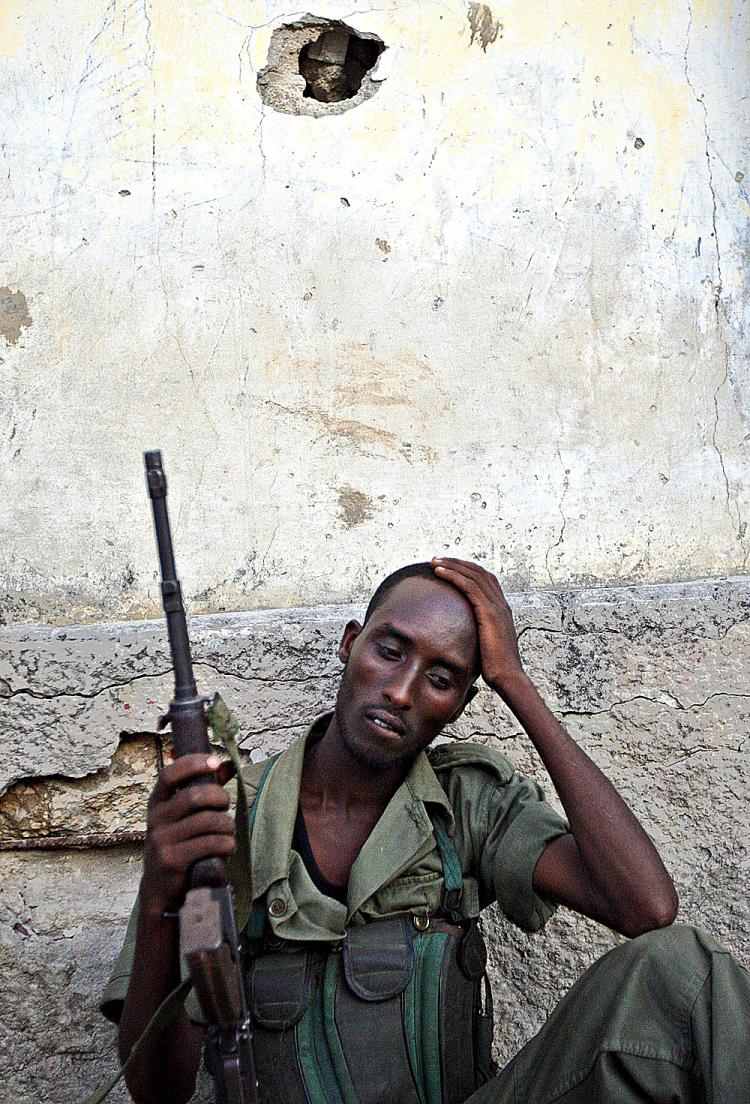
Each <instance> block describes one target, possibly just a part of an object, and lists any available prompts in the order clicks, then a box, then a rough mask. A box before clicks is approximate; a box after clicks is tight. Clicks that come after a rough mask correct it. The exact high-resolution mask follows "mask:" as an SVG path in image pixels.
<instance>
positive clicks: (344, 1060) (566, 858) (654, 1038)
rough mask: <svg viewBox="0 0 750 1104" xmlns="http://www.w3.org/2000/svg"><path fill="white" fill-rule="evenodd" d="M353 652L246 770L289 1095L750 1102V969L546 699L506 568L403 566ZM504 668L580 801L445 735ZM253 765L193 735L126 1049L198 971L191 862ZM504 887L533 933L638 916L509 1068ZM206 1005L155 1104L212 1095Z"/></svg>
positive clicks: (281, 1081)
mask: <svg viewBox="0 0 750 1104" xmlns="http://www.w3.org/2000/svg"><path fill="white" fill-rule="evenodd" d="M339 657H340V659H341V662H342V663H343V665H344V671H343V676H342V679H341V683H340V686H339V691H338V695H337V699H336V705H335V709H334V711H333V712H331V713H328V714H325V715H324V716H323V717H319V718H318V719H317V720H315V721H314V722H313V723H312V724H311V726H310V728H309V729H308V731H307V733H306V734H305V736H304V737H302V738H301V739H299V740H297V741H296V742H295V743H294V744H293V745H292V746H291V747H290V748H289V749H288V750H286V751H285V752H283V753H282V754H281V755H280V756H279V757H278V758H276V759H275V760H274V761H272V762H270V763H268V762H267V763H262V764H256V765H253V766H251V767H249V768H248V770H247V772H246V778H245V782H246V785H247V788H248V794H249V799H250V802H251V804H252V820H253V824H252V836H251V849H250V869H249V870H248V871H247V877H248V878H249V885H250V890H251V896H252V900H253V902H254V906H253V912H252V914H251V919H250V923H249V925H248V930H247V932H246V933H245V945H246V949H247V951H248V967H247V990H248V1000H249V1004H250V1007H251V1011H252V1015H253V1022H254V1028H253V1029H254V1050H255V1057H256V1063H257V1067H258V1090H259V1095H260V1099H261V1101H262V1102H263V1104H305V1102H306V1101H307V1102H309V1104H357V1102H359V1104H375V1102H384V1104H385V1102H386V1101H387V1102H398V1104H461V1102H463V1101H466V1100H470V1101H471V1104H485V1102H487V1104H489V1102H493V1104H511V1102H514V1104H551V1102H553V1101H560V1102H562V1101H565V1104H583V1102H592V1104H593V1102H595V1101H596V1102H599V1104H606V1102H610V1101H611V1102H612V1104H615V1102H616V1104H630V1102H632V1104H635V1102H636V1101H638V1102H642V1101H655V1102H656V1101H659V1102H667V1101H669V1102H681V1101H695V1102H697V1101H707V1102H713V1104H742V1102H745V1104H750V1063H749V1062H748V1058H747V1056H748V1054H750V978H748V974H747V972H746V971H745V970H744V969H743V968H742V967H741V966H739V964H737V963H736V962H735V961H734V960H733V959H732V958H731V956H730V955H729V954H728V953H727V952H725V951H724V950H723V949H722V948H721V947H719V946H718V945H717V944H716V943H715V942H714V941H713V940H712V939H711V938H710V937H709V936H707V935H705V934H704V933H702V932H700V931H698V930H696V929H693V928H690V927H687V926H684V925H674V924H673V921H674V919H675V915H676V912H677V903H678V902H677V895H676V892H675V889H674V886H673V883H672V880H671V878H670V876H669V874H668V873H667V871H666V870H665V868H664V865H663V863H662V861H661V859H660V858H659V856H658V854H657V852H656V849H655V848H654V846H653V844H652V842H651V840H650V839H649V837H648V836H647V834H646V832H645V831H644V830H643V828H642V827H641V825H640V824H639V822H638V821H637V820H636V818H635V816H634V815H633V813H632V812H631V810H630V809H629V808H628V806H627V805H626V803H625V802H624V801H623V799H622V797H620V795H619V794H618V793H617V791H616V790H615V789H614V787H613V786H612V785H611V783H610V782H609V781H608V780H607V779H606V778H605V777H604V775H603V774H602V773H601V771H600V770H599V769H598V768H597V767H596V766H595V764H594V763H593V762H592V761H591V760H590V759H589V757H588V756H587V755H586V754H585V753H584V752H583V751H582V750H581V748H580V747H579V746H578V745H577V744H576V743H575V741H574V740H573V739H572V738H571V737H570V736H569V735H568V734H567V733H566V732H565V730H564V729H563V728H562V727H561V725H560V724H559V723H558V721H557V720H556V718H555V717H554V715H553V714H552V713H551V712H550V710H549V709H548V708H547V706H546V705H545V704H544V702H543V701H542V698H541V697H540V695H539V693H538V692H537V690H536V688H535V686H534V684H533V683H532V681H531V679H530V678H529V676H528V674H527V673H526V671H525V670H524V668H523V665H522V663H521V659H520V657H519V652H518V646H517V639H516V633H515V629H514V625H513V619H512V615H511V611H510V608H509V606H508V604H507V602H506V600H505V597H504V595H503V593H502V590H501V587H500V584H499V583H498V581H497V579H496V578H495V577H494V575H491V574H490V573H489V572H487V571H485V570H484V569H483V568H482V567H480V566H478V565H477V564H473V563H469V562H466V561H464V560H458V559H448V558H436V559H434V560H433V561H432V562H431V563H429V564H427V563H425V564H415V565H411V566H410V567H406V568H402V569H401V570H400V571H397V572H395V573H394V574H393V575H391V576H389V577H388V578H387V579H386V580H385V581H384V582H383V583H382V584H381V585H380V587H379V588H378V590H377V591H376V592H375V594H374V595H373V598H372V600H371V602H370V605H369V607H368V609H367V613H366V616H365V619H364V623H363V624H362V625H360V624H359V622H357V621H350V622H349V623H348V624H347V625H346V628H345V629H344V633H343V636H342V638H341V643H340V646H339ZM479 674H481V675H482V677H483V679H484V681H485V683H486V684H487V685H488V686H489V687H490V689H491V690H492V691H494V692H495V693H496V694H498V695H499V696H500V697H501V699H502V700H503V702H504V703H505V704H506V705H507V706H508V708H509V709H510V710H511V711H512V712H513V713H514V714H515V716H516V717H517V718H518V720H519V722H520V723H521V724H522V725H523V727H524V729H525V731H526V732H527V733H528V736H529V739H530V740H531V741H532V743H533V745H534V747H535V748H536V750H537V751H538V753H539V755H540V757H541V759H542V761H543V762H544V765H545V767H546V769H547V771H548V773H549V776H550V779H551V781H552V784H553V785H554V787H555V789H556V791H557V793H558V795H559V798H560V801H561V803H562V806H563V808H564V810H565V814H566V817H567V820H564V819H562V818H561V817H560V816H558V815H557V813H556V812H555V811H554V810H553V809H552V807H551V806H550V805H549V804H548V803H547V802H546V801H545V799H544V795H543V793H542V791H541V789H540V788H539V787H538V786H537V785H536V784H535V783H534V782H532V781H531V780H530V779H528V778H524V777H522V776H520V775H519V774H517V773H516V772H515V771H514V769H513V767H512V765H511V764H510V763H509V762H508V760H507V759H505V758H504V757H503V756H502V755H500V754H499V753H498V752H496V751H494V750H491V749H488V748H486V747H484V746H480V745H472V744H470V743H464V742H461V743H456V744H442V745H440V746H438V747H433V746H432V745H433V741H434V740H435V738H436V737H437V736H438V735H439V734H440V733H441V732H442V731H443V729H444V728H445V726H446V725H449V724H450V723H451V722H453V721H455V720H456V719H457V717H459V716H460V714H461V712H462V711H463V709H464V708H465V707H466V705H467V703H468V702H469V701H471V699H472V697H473V696H474V695H475V694H476V691H477V687H476V680H477V678H478V676H479ZM211 774H214V775H215V777H216V782H215V783H210V784H205V785H201V786H196V785H191V783H192V782H194V781H195V780H196V779H198V778H200V777H202V776H204V775H211ZM227 777H228V772H227V770H226V767H225V766H220V765H219V762H218V760H217V759H216V758H215V757H212V756H211V757H206V756H204V755H200V756H197V755H194V756H185V757H184V758H182V759H179V760H177V761H176V762H174V763H171V764H170V765H168V766H167V767H165V769H164V770H163V772H162V774H161V776H160V778H159V780H158V782H157V784H156V787H155V789H154V792H153V794H152V796H151V799H150V801H149V809H148V822H147V824H148V827H147V838H146V847H145V855H144V870H143V879H142V882H141V887H140V892H139V907H138V909H137V910H136V911H135V912H134V916H133V917H132V918H131V923H130V926H129V929H128V936H127V938H126V942H125V946H124V948H123V951H122V953H121V955H120V958H119V959H118V964H117V967H116V969H115V974H114V977H113V978H112V980H111V981H110V983H109V984H108V986H107V989H106V991H105V994H104V1001H103V1009H104V1011H105V1013H106V1014H107V1015H108V1016H110V1017H111V1018H112V1019H115V1020H119V1024H120V1029H119V1041H120V1052H121V1056H122V1057H123V1059H124V1058H125V1057H127V1055H128V1054H129V1052H130V1050H131V1048H132V1046H133V1044H134V1042H135V1040H136V1039H137V1038H138V1036H139V1035H140V1033H141V1032H142V1030H143V1028H144V1027H145V1025H146V1023H147V1022H148V1020H149V1019H150V1017H151V1016H152V1014H153V1012H154V1011H155V1009H156V1008H157V1006H158V1005H159V1003H160V1002H161V1001H162V999H163V998H164V997H165V996H166V994H167V993H168V992H169V991H170V990H171V989H172V988H173V987H174V985H175V984H176V982H177V981H178V980H179V969H180V968H179V961H178V950H177V933H176V924H175V920H174V913H175V909H176V907H177V906H178V905H179V903H180V901H181V899H182V896H183V894H184V892H185V889H186V885H187V875H188V871H189V870H190V868H191V866H192V865H193V864H194V863H195V862H196V861H198V860H199V859H201V858H205V857H206V856H212V855H222V856H228V855H229V854H230V853H231V852H232V851H233V849H234V846H235V836H234V833H235V827H234V823H233V821H232V819H231V818H230V817H229V815H228V814H227V809H228V807H229V797H228V795H227V792H226V790H225V789H223V788H222V784H221V783H223V782H225V781H226V780H227ZM493 901H497V902H498V904H499V906H500V908H501V909H502V911H503V912H504V913H505V915H506V916H507V917H509V918H510V920H512V921H513V922H514V923H515V924H517V925H518V926H519V927H521V928H522V929H523V930H524V931H527V932H536V931H539V930H540V929H541V928H542V927H543V926H544V924H545V923H546V922H547V920H548V919H549V917H550V916H551V915H552V913H553V912H554V910H555V907H556V906H557V905H560V904H562V905H565V906H566V907H568V908H571V909H574V910H576V911H577V912H580V913H582V914H583V915H585V916H589V917H591V918H593V919H594V920H597V921H599V922H600V923H603V924H606V925H607V926H608V927H610V928H612V929H614V930H615V931H617V932H620V933H622V934H623V935H625V936H628V937H630V941H629V942H627V943H624V944H622V945H621V946H618V947H617V948H615V949H614V950H613V951H611V952H609V953H608V954H607V955H605V956H604V957H603V958H602V959H600V960H599V961H598V962H597V963H595V964H594V966H593V967H591V969H589V970H588V971H587V972H586V973H585V974H584V975H583V977H582V978H581V979H580V980H579V981H578V983H577V984H576V985H575V986H574V987H573V989H572V990H571V991H570V992H569V993H568V994H567V995H566V997H565V998H564V999H563V1000H562V1001H561V1002H560V1004H559V1005H558V1006H557V1008H556V1009H555V1010H554V1011H553V1012H552V1014H551V1016H550V1017H549V1019H548V1020H547V1022H546V1023H545V1025H544V1026H543V1028H542V1030H541V1031H540V1033H539V1034H538V1035H537V1036H536V1037H535V1038H534V1039H533V1040H532V1041H531V1042H529V1043H528V1044H527V1045H526V1046H525V1047H524V1048H523V1050H522V1051H521V1052H520V1053H519V1054H518V1055H517V1056H516V1057H515V1058H514V1059H513V1060H512V1061H511V1062H510V1063H509V1064H508V1065H507V1066H506V1067H505V1069H504V1070H502V1071H501V1072H499V1073H498V1072H497V1071H495V1070H494V1069H493V1068H492V1064H491V1058H490V1054H489V1047H490V1042H491V1008H490V1007H488V986H486V984H485V977H484V966H485V961H486V956H485V953H484V946H483V943H482V939H481V935H480V934H479V931H478V928H477V926H476V917H477V915H478V914H479V912H480V910H481V909H483V908H484V907H486V906H487V905H488V904H490V903H491V902H493ZM191 1015H192V1016H193V1019H195V1012H194V1010H193V1011H192V1012H191V1013H190V1014H189V1010H188V1011H184V1010H183V1012H182V1013H181V1014H180V1015H179V1017H178V1018H177V1020H176V1021H175V1022H174V1023H173V1024H172V1026H171V1027H170V1029H169V1031H168V1033H167V1034H166V1035H165V1036H164V1037H163V1038H162V1039H161V1040H160V1041H159V1042H158V1043H157V1044H155V1045H154V1046H153V1047H151V1048H150V1049H149V1050H148V1051H147V1052H146V1053H145V1054H144V1055H143V1056H142V1060H141V1061H140V1063H139V1064H138V1066H137V1068H136V1069H134V1070H133V1071H132V1072H131V1073H130V1074H129V1075H128V1086H129V1088H130V1092H131V1094H132V1096H133V1098H134V1100H135V1101H136V1102H137V1104H147V1102H157V1101H158V1102H159V1104H173V1102H174V1104H177V1102H183V1101H187V1100H188V1099H189V1098H190V1096H191V1095H192V1093H193V1092H194V1086H195V1078H196V1073H197V1070H198V1068H199V1063H200V1056H201V1048H202V1040H203V1029H202V1028H201V1026H200V1024H198V1023H195V1022H193V1021H192V1020H191V1018H190V1017H191Z"/></svg>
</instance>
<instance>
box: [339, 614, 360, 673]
mask: <svg viewBox="0 0 750 1104" xmlns="http://www.w3.org/2000/svg"><path fill="white" fill-rule="evenodd" d="M361 632H362V626H361V625H360V623H359V621H347V623H346V628H345V629H344V635H343V636H342V637H341V642H340V644H339V659H340V660H341V662H342V663H343V664H344V666H346V664H347V663H348V662H349V656H350V655H351V651H352V645H353V644H354V641H355V640H356V639H357V637H358V636H359V634H360V633H361Z"/></svg>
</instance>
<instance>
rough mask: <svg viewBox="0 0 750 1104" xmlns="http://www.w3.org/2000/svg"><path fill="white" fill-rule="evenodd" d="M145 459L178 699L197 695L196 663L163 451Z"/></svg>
mask: <svg viewBox="0 0 750 1104" xmlns="http://www.w3.org/2000/svg"><path fill="white" fill-rule="evenodd" d="M144 459H145V462H146V483H147V485H148V493H149V496H150V498H151V506H152V509H153V515H154V529H155V530H156V544H157V547H158V550H159V564H160V566H161V595H162V602H163V604H164V613H165V614H166V618H167V632H168V633H169V643H170V648H171V651H172V664H173V666H174V677H175V701H178V702H179V701H185V700H188V699H192V698H195V696H196V694H197V688H196V685H195V676H194V674H193V662H192V659H191V658H190V638H189V636H188V630H187V619H186V617H185V606H184V604H183V601H182V588H181V586H180V581H179V579H178V578H177V569H176V567H175V562H174V549H173V548H172V532H171V530H170V527H169V514H168V512H167V477H166V475H165V474H164V468H163V465H162V459H161V452H160V451H159V450H158V449H154V450H153V451H152V452H146V453H144Z"/></svg>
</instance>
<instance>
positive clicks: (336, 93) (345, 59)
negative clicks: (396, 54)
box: [299, 30, 384, 103]
mask: <svg viewBox="0 0 750 1104" xmlns="http://www.w3.org/2000/svg"><path fill="white" fill-rule="evenodd" d="M383 50H384V46H383V44H382V43H381V42H375V41H374V40H373V39H371V38H370V39H368V38H359V37H358V36H357V35H355V34H349V32H348V31H345V30H335V31H323V34H322V35H319V36H318V38H317V39H316V40H315V42H312V43H310V45H309V46H303V47H302V49H301V50H300V54H299V71H300V73H301V74H302V76H303V77H304V78H305V81H306V84H305V91H304V92H303V93H302V95H303V96H308V97H310V98H311V99H313V100H318V101H319V102H320V103H338V102H340V101H341V100H350V99H351V98H352V96H356V94H357V92H359V90H360V88H361V86H362V78H363V77H364V75H365V73H367V72H369V70H370V69H372V67H373V65H374V64H375V62H376V61H377V60H378V58H379V57H380V55H381V54H382V52H383Z"/></svg>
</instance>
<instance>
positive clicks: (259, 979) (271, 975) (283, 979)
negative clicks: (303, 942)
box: [247, 951, 310, 1031]
mask: <svg viewBox="0 0 750 1104" xmlns="http://www.w3.org/2000/svg"><path fill="white" fill-rule="evenodd" d="M247 980H248V986H247V988H248V1003H249V1005H250V1011H251V1013H252V1017H253V1022H254V1023H255V1024H256V1025H258V1026H260V1027H265V1028H268V1029H269V1031H286V1030H287V1028H290V1027H294V1025H295V1024H296V1023H298V1022H299V1021H300V1020H301V1019H302V1016H303V1015H304V1013H305V1011H306V1009H307V1006H308V1004H309V1003H310V956H309V954H306V953H305V952H302V953H300V952H297V953H295V954H285V953H284V952H282V951H276V952H275V953H274V952H272V953H271V954H264V955H259V956H258V957H257V958H254V959H253V960H252V962H251V965H250V969H249V971H248V977H247Z"/></svg>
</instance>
